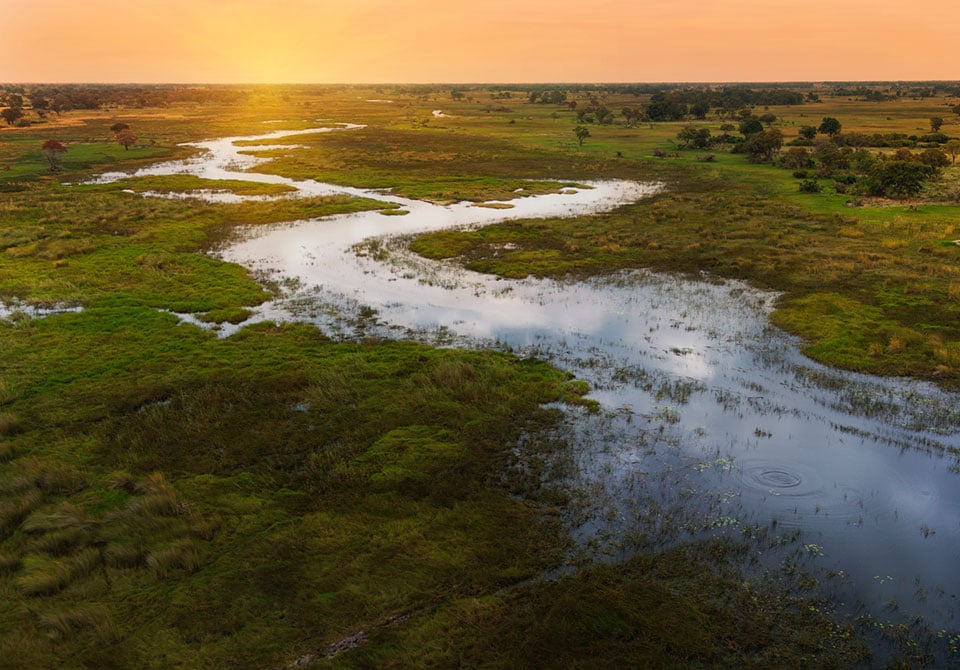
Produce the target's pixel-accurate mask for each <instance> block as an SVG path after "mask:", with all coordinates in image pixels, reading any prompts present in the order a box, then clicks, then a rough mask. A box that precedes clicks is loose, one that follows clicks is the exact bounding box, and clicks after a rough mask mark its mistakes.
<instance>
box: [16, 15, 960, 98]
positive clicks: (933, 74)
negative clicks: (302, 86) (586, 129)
mask: <svg viewBox="0 0 960 670" xmlns="http://www.w3.org/2000/svg"><path fill="white" fill-rule="evenodd" d="M958 26H960V1H958V0H924V1H923V2H907V1H906V0H699V1H698V2H694V1H687V2H681V1H679V0H676V1H673V0H475V1H471V2H464V1H462V0H341V1H340V2H332V1H330V0H43V1H42V2H39V1H31V0H0V45H3V58H2V59H0V82H11V83H38V82H49V83H64V82H124V83H131V82H138V83H174V82H176V83H468V82H490V83H493V82H497V83H501V82H503V83H508V82H518V83H524V82H667V81H668V82H682V81H690V82H714V81H715V82H732V81H863V80H944V79H949V80H956V79H960V59H958V58H956V56H955V53H954V52H955V49H954V48H953V47H954V40H955V39H956V32H957V27H958Z"/></svg>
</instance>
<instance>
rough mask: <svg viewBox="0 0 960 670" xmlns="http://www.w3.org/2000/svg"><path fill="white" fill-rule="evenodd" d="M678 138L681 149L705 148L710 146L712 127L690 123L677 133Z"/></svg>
mask: <svg viewBox="0 0 960 670" xmlns="http://www.w3.org/2000/svg"><path fill="white" fill-rule="evenodd" d="M677 140H678V141H679V143H680V148H681V149H686V148H688V147H689V148H693V149H705V148H706V147H708V146H710V129H709V128H696V127H695V126H693V124H688V125H686V126H684V127H683V128H682V129H681V130H680V132H679V133H677Z"/></svg>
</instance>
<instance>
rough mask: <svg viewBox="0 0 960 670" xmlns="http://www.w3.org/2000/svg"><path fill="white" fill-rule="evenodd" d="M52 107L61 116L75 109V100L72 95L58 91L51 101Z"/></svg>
mask: <svg viewBox="0 0 960 670" xmlns="http://www.w3.org/2000/svg"><path fill="white" fill-rule="evenodd" d="M50 109H52V110H53V111H55V112H56V113H57V116H60V115H61V114H63V113H64V112H69V111H70V110H71V109H73V102H72V101H71V100H70V96H68V95H67V94H66V93H57V94H56V95H55V96H53V102H51V103H50Z"/></svg>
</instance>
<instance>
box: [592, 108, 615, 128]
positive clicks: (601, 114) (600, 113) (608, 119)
mask: <svg viewBox="0 0 960 670" xmlns="http://www.w3.org/2000/svg"><path fill="white" fill-rule="evenodd" d="M595 114H596V115H597V122H598V123H601V124H607V123H612V122H613V112H611V111H610V110H609V109H607V108H606V106H605V105H600V106H599V107H597V109H596V112H595Z"/></svg>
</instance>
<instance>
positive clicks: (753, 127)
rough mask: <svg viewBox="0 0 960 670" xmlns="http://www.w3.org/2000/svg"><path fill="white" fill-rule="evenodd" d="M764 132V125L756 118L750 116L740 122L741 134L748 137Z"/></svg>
mask: <svg viewBox="0 0 960 670" xmlns="http://www.w3.org/2000/svg"><path fill="white" fill-rule="evenodd" d="M762 130H763V124H762V123H761V122H760V119H758V118H757V117H755V116H749V117H747V118H745V119H743V120H742V121H741V122H740V133H741V134H742V135H743V136H744V137H747V136H749V135H753V134H755V133H759V132H761V131H762Z"/></svg>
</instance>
